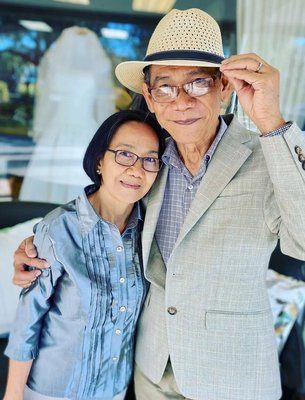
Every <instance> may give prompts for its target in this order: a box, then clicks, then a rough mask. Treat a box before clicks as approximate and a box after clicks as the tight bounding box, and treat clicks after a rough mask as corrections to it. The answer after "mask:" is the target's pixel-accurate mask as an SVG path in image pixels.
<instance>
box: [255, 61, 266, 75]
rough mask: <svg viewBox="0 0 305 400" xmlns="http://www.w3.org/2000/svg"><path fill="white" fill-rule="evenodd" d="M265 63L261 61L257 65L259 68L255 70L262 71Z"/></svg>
mask: <svg viewBox="0 0 305 400" xmlns="http://www.w3.org/2000/svg"><path fill="white" fill-rule="evenodd" d="M263 65H264V64H263V63H262V62H260V63H259V64H258V66H257V68H256V70H255V72H257V73H260V70H261V69H262V66H263Z"/></svg>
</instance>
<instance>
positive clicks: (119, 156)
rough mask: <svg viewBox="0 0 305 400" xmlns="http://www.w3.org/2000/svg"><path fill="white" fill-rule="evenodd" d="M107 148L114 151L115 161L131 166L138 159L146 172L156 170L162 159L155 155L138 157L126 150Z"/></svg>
mask: <svg viewBox="0 0 305 400" xmlns="http://www.w3.org/2000/svg"><path fill="white" fill-rule="evenodd" d="M107 150H108V151H111V152H112V153H114V159H115V162H116V163H118V164H120V165H123V166H124V167H132V166H133V165H135V163H136V162H137V161H138V160H140V161H141V165H142V168H143V169H144V170H145V171H147V172H158V171H159V170H160V168H161V166H162V161H161V160H160V159H159V158H156V157H139V156H138V155H137V154H135V153H132V152H131V151H127V150H112V149H107Z"/></svg>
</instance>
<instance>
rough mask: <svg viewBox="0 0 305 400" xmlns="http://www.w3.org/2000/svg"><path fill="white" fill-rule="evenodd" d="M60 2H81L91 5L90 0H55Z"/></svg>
mask: <svg viewBox="0 0 305 400" xmlns="http://www.w3.org/2000/svg"><path fill="white" fill-rule="evenodd" d="M54 1H58V2H59V3H71V4H80V5H81V6H89V5H90V0H54Z"/></svg>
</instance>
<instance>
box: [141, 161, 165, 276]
mask: <svg viewBox="0 0 305 400" xmlns="http://www.w3.org/2000/svg"><path fill="white" fill-rule="evenodd" d="M167 176H168V168H167V167H163V169H162V171H161V172H160V174H159V176H158V179H157V181H156V182H155V184H154V185H153V187H152V189H151V190H150V192H149V194H148V198H147V202H146V214H145V220H144V226H143V233H142V254H143V267H144V271H146V267H147V261H148V258H149V254H150V249H151V246H152V242H153V240H154V234H155V230H156V225H157V222H158V218H159V214H160V210H161V206H162V202H163V197H164V191H165V185H166V181H167ZM156 246H157V244H156ZM164 268H165V267H164Z"/></svg>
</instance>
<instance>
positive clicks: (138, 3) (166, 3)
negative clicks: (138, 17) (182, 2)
mask: <svg viewBox="0 0 305 400" xmlns="http://www.w3.org/2000/svg"><path fill="white" fill-rule="evenodd" d="M175 2H176V0H132V9H133V10H135V11H145V12H155V13H160V14H166V13H167V12H168V11H170V10H171V9H172V8H173V6H174V4H175Z"/></svg>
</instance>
